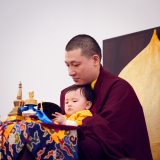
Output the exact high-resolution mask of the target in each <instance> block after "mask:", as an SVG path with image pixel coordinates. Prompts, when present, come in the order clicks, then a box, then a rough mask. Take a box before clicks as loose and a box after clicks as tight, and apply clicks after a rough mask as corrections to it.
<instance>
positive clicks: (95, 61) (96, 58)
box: [92, 54, 100, 65]
mask: <svg viewBox="0 0 160 160" xmlns="http://www.w3.org/2000/svg"><path fill="white" fill-rule="evenodd" d="M92 58H93V61H94V64H96V65H97V64H99V63H100V58H99V56H98V55H97V54H94V55H93V56H92Z"/></svg>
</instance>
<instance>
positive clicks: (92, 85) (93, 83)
mask: <svg viewBox="0 0 160 160" xmlns="http://www.w3.org/2000/svg"><path fill="white" fill-rule="evenodd" d="M96 81H97V80H94V81H93V82H92V83H91V88H92V89H94V86H95V84H96Z"/></svg>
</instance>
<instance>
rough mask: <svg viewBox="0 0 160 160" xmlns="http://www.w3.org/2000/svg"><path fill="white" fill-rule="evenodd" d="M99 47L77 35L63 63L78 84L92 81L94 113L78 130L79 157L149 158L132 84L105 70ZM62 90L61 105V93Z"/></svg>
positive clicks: (104, 159) (91, 159) (102, 159)
mask: <svg viewBox="0 0 160 160" xmlns="http://www.w3.org/2000/svg"><path fill="white" fill-rule="evenodd" d="M100 61H101V49H100V47H99V45H98V43H97V42H96V41H95V40H94V39H93V38H92V37H91V36H89V35H77V36H75V37H73V38H72V39H71V40H70V41H69V42H68V44H67V46H66V53H65V63H66V65H67V67H68V72H69V75H70V76H71V77H72V79H73V81H74V82H75V84H77V85H81V84H89V83H90V84H91V86H92V88H93V90H94V94H95V100H94V103H93V106H92V108H91V112H92V113H93V117H87V118H86V119H85V120H83V125H82V126H81V127H80V128H79V130H78V138H79V142H78V145H79V159H80V160H120V159H125V158H128V159H134V160H152V155H151V149H150V143H149V138H148V132H147V128H146V123H145V118H144V113H143V109H142V106H141V104H140V102H139V100H138V98H137V96H136V94H135V92H134V90H133V88H132V87H131V85H130V84H129V83H128V82H126V81H125V80H123V79H121V78H119V77H115V76H113V75H112V74H110V73H109V72H107V71H105V70H104V69H103V67H102V65H101V63H100ZM66 91H67V88H66V89H64V90H63V91H62V92H61V107H62V109H63V107H64V103H65V102H64V95H65V92H66Z"/></svg>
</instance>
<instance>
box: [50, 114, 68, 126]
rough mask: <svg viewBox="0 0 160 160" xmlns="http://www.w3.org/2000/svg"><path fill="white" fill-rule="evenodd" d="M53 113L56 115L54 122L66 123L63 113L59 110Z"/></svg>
mask: <svg viewBox="0 0 160 160" xmlns="http://www.w3.org/2000/svg"><path fill="white" fill-rule="evenodd" d="M52 115H53V116H55V118H54V119H53V122H57V123H59V124H64V123H65V118H64V115H63V114H61V113H59V112H55V113H53V114H52Z"/></svg>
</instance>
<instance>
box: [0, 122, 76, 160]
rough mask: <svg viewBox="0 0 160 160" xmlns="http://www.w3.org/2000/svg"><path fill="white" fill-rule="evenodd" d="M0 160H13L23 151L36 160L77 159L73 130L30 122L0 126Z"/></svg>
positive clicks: (67, 127)
mask: <svg viewBox="0 0 160 160" xmlns="http://www.w3.org/2000/svg"><path fill="white" fill-rule="evenodd" d="M0 132H1V140H0V159H1V160H6V159H7V160H16V159H17V158H18V157H19V155H20V153H21V151H22V150H23V149H24V147H25V148H27V150H28V151H29V152H30V153H31V154H32V155H33V156H34V157H35V159H36V160H42V159H47V160H55V159H56V160H77V159H78V147H77V141H78V139H77V129H76V128H75V127H69V126H59V125H55V124H53V125H50V124H45V123H41V122H39V121H34V120H31V119H28V120H26V119H22V120H16V121H12V120H10V121H5V122H3V123H1V124H0Z"/></svg>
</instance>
